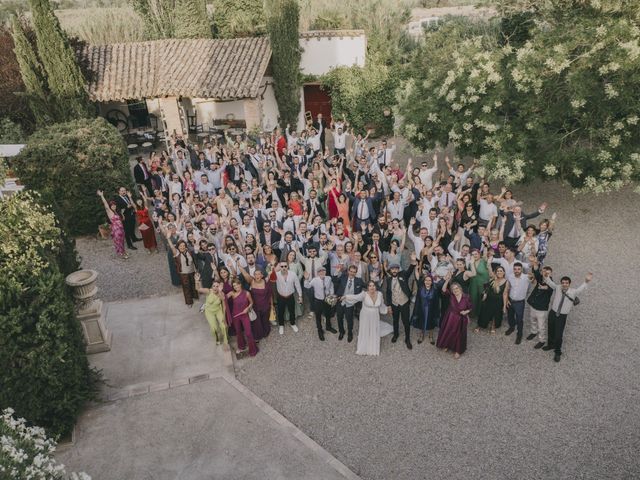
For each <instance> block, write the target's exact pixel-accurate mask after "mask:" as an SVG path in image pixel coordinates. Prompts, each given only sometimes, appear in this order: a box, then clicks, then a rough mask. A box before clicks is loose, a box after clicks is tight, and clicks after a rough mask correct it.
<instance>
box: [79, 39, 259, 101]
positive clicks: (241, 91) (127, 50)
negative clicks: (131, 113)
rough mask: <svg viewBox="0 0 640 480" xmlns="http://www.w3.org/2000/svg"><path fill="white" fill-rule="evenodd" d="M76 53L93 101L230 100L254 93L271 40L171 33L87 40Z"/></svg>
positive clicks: (257, 87)
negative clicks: (138, 39) (116, 40)
mask: <svg viewBox="0 0 640 480" xmlns="http://www.w3.org/2000/svg"><path fill="white" fill-rule="evenodd" d="M78 57H79V60H80V61H81V62H82V63H83V64H84V66H86V68H87V69H88V72H89V74H88V78H89V79H90V80H89V83H88V89H89V96H90V97H91V99H92V100H94V101H98V102H107V101H124V100H128V99H141V98H155V97H164V96H180V95H181V96H184V97H191V98H215V99H219V100H231V99H235V98H253V97H256V96H257V95H258V90H259V87H260V83H261V81H262V77H263V76H264V73H265V70H266V69H267V65H268V64H269V60H270V58H271V46H270V44H269V39H268V38H266V37H258V38H234V39H230V40H209V39H197V40H175V39H170V40H155V41H149V42H132V43H117V44H111V45H88V46H85V47H83V48H82V49H81V50H80V51H79V52H78Z"/></svg>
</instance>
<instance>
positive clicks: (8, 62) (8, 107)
mask: <svg viewBox="0 0 640 480" xmlns="http://www.w3.org/2000/svg"><path fill="white" fill-rule="evenodd" d="M32 33H33V32H29V35H31V34H32ZM29 35H28V36H29ZM13 49H14V43H13V35H12V34H11V28H9V27H8V26H0V112H2V114H1V115H2V116H3V117H7V118H9V119H11V120H12V121H13V122H16V123H18V124H19V125H20V126H22V128H23V130H24V131H28V132H30V131H32V130H33V127H34V123H35V122H34V119H33V117H32V115H31V108H30V107H29V102H28V100H27V98H26V96H25V95H24V92H25V86H24V83H23V81H22V74H21V73H20V65H18V60H17V59H16V55H15V54H14V53H13ZM16 93H18V95H16Z"/></svg>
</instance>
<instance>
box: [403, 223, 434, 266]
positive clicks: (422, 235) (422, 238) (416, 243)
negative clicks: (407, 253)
mask: <svg viewBox="0 0 640 480" xmlns="http://www.w3.org/2000/svg"><path fill="white" fill-rule="evenodd" d="M415 224H416V219H415V218H412V219H411V220H409V228H408V229H407V230H408V232H407V234H408V235H409V238H410V239H411V241H412V242H413V248H414V250H415V252H416V257H417V258H420V252H422V249H423V248H424V244H425V242H426V241H427V237H428V236H429V232H428V231H427V229H426V228H425V227H421V228H420V231H419V232H418V236H417V237H416V235H415V233H413V226H414V225H415Z"/></svg>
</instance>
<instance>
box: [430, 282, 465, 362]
mask: <svg viewBox="0 0 640 480" xmlns="http://www.w3.org/2000/svg"><path fill="white" fill-rule="evenodd" d="M445 278H446V281H445V282H444V285H442V293H443V294H444V295H447V296H448V297H449V307H448V308H447V311H446V313H445V314H444V317H442V322H441V323H440V331H439V332H438V341H437V342H436V346H437V347H438V348H444V349H445V351H449V350H451V351H453V352H454V357H455V358H460V355H462V354H463V353H464V352H465V350H466V349H467V325H469V312H471V310H472V308H473V305H472V303H471V298H470V297H469V295H467V294H466V293H464V292H463V291H462V287H460V285H459V284H457V283H452V284H451V288H449V281H450V280H451V274H450V273H449V274H447V276H446V277H445Z"/></svg>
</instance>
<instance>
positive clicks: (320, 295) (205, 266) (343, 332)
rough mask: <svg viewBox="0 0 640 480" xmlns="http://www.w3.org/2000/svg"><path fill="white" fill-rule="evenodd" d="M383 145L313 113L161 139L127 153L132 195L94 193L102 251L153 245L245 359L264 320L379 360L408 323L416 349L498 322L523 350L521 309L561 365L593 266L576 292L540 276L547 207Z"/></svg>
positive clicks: (457, 351) (266, 328) (467, 170)
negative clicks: (108, 236)
mask: <svg viewBox="0 0 640 480" xmlns="http://www.w3.org/2000/svg"><path fill="white" fill-rule="evenodd" d="M327 140H328V141H327ZM328 144H331V145H332V147H331V148H329V146H328ZM394 154H395V145H394V144H393V143H387V141H386V140H382V141H380V142H379V143H378V142H371V141H370V140H369V134H368V132H367V134H366V135H364V136H363V135H359V134H356V133H355V132H354V131H353V129H351V128H350V126H349V124H348V123H347V122H346V121H345V120H342V121H337V120H336V121H335V122H334V121H332V122H330V123H329V124H327V122H326V121H325V120H324V119H323V118H322V116H321V115H318V116H317V118H316V120H315V121H310V122H308V124H307V126H306V128H305V129H303V130H302V131H300V132H296V131H293V130H292V129H291V128H290V126H287V128H286V129H285V130H284V131H281V130H279V129H276V130H275V131H274V132H272V133H265V134H262V135H260V136H259V137H257V138H248V137H247V136H244V135H242V136H235V137H234V138H231V137H229V136H226V137H225V138H224V139H222V140H221V141H214V142H211V143H209V142H205V143H204V144H203V145H198V144H197V143H193V144H192V143H190V142H189V140H188V138H182V137H181V136H172V137H171V141H170V146H169V148H168V149H167V150H165V151H163V152H161V154H159V155H158V154H156V153H155V152H153V153H151V154H150V155H149V158H143V157H138V158H137V164H136V165H135V167H134V169H133V174H134V178H135V182H136V184H137V187H138V192H135V194H134V195H132V193H131V192H130V191H128V190H127V189H126V188H125V187H122V188H120V190H119V191H118V192H113V198H112V199H111V200H106V199H105V197H104V193H103V192H101V191H98V195H99V197H100V198H101V200H102V202H103V204H104V207H105V211H106V214H107V216H108V218H109V221H110V223H111V231H112V237H113V243H114V246H115V250H116V254H117V255H118V256H120V257H122V258H127V256H128V255H127V253H126V249H127V248H128V249H134V250H135V249H136V248H137V247H136V246H135V245H134V244H135V243H136V242H139V241H142V242H143V245H144V248H145V249H146V250H147V251H148V252H149V254H152V253H154V252H158V251H159V250H158V243H160V244H162V245H164V246H165V250H166V252H167V259H168V267H169V272H170V276H171V281H172V282H173V284H174V285H176V286H182V290H183V293H184V301H185V303H186V305H187V306H188V307H192V306H193V305H194V302H195V301H196V300H198V299H199V298H202V299H203V302H202V303H201V307H200V308H201V310H202V312H203V313H204V315H205V317H206V319H207V321H208V322H209V325H210V328H211V334H212V335H213V337H214V338H215V340H216V342H217V343H218V344H224V345H228V344H229V342H230V339H231V338H233V337H235V339H236V340H235V343H236V353H237V354H240V353H243V352H245V351H248V354H249V355H250V356H254V355H256V354H257V353H258V351H259V342H260V340H262V339H264V338H265V337H267V336H268V335H269V334H270V333H271V330H272V326H273V327H276V326H277V330H278V334H280V335H282V334H284V333H285V330H286V329H285V325H287V324H288V325H289V326H290V329H291V331H292V332H294V333H295V332H298V322H299V321H301V320H303V319H304V318H309V320H310V319H311V318H315V326H316V328H317V332H318V338H319V340H320V341H325V335H326V334H329V333H330V334H335V335H337V338H338V340H341V341H342V340H345V341H346V342H349V343H350V342H352V341H353V339H354V336H355V335H356V332H357V342H356V353H358V354H362V355H378V354H379V352H380V338H381V337H382V336H385V335H392V337H391V342H393V343H396V341H397V340H398V338H400V334H401V331H402V333H403V335H404V344H405V345H406V348H408V349H412V348H413V343H412V328H413V329H415V332H414V333H413V336H414V337H415V336H416V335H417V343H419V344H422V343H423V342H425V341H426V342H428V343H430V344H432V345H435V346H436V347H437V348H440V349H443V350H445V351H449V352H452V353H453V355H454V357H455V358H459V357H460V355H462V354H463V353H464V352H465V350H466V348H467V333H468V330H469V328H473V332H475V333H480V332H483V331H484V332H488V333H489V334H491V335H493V334H496V332H497V331H498V330H499V329H500V328H501V327H502V321H503V318H504V317H505V316H506V318H507V324H508V325H507V328H506V331H505V332H504V334H505V335H512V334H514V333H515V343H516V344H518V345H519V344H521V342H522V340H523V337H524V335H525V304H527V303H528V304H529V307H530V308H529V310H528V319H529V322H527V323H528V327H529V328H528V330H529V334H528V336H527V337H526V340H534V339H537V342H536V343H535V344H534V347H535V348H536V349H541V350H544V351H549V350H553V352H554V356H553V358H554V360H555V361H556V362H558V361H560V358H561V355H562V344H563V333H564V329H565V325H566V320H567V315H568V313H569V312H570V310H571V308H572V307H573V306H574V305H577V304H578V303H579V298H578V295H579V294H580V293H581V292H582V291H583V290H584V289H585V287H586V285H587V283H588V282H589V281H590V280H591V278H592V275H591V274H590V273H589V274H587V275H586V277H585V280H584V283H582V284H581V285H580V286H579V287H577V288H574V287H573V284H572V281H571V279H570V278H569V277H566V276H564V277H562V278H561V280H560V282H559V283H557V282H555V281H554V280H553V276H552V274H553V271H552V269H551V267H550V266H548V265H547V264H545V258H546V255H547V252H548V248H549V242H550V240H551V237H552V235H553V229H554V226H555V221H556V215H555V214H553V215H551V216H550V217H549V219H547V218H544V214H545V213H546V212H547V205H546V204H545V203H542V204H541V205H539V207H538V208H537V209H534V210H532V211H530V212H529V211H527V213H525V209H524V208H523V206H522V202H519V201H518V200H517V199H516V198H515V197H514V194H513V192H512V191H511V190H509V189H507V188H501V189H500V190H499V191H495V190H493V191H492V187H491V185H489V183H487V182H486V181H485V179H483V178H478V177H477V176H475V175H474V169H475V168H476V163H475V162H474V163H473V164H471V165H470V166H468V167H466V166H465V165H464V164H462V163H458V164H457V165H452V164H451V162H450V159H449V158H448V157H445V158H444V162H445V164H446V170H445V169H440V168H439V165H438V156H437V155H434V156H433V159H432V161H426V160H423V161H421V162H419V163H416V164H414V163H413V161H412V160H411V159H409V161H408V163H407V165H406V167H405V168H401V167H400V165H399V163H398V162H397V161H396V160H395V159H394ZM533 219H542V220H540V221H535V223H533ZM136 226H137V230H138V231H139V232H140V236H141V237H142V238H138V237H137V236H136ZM125 244H126V248H125ZM200 295H202V297H200ZM305 312H307V313H306V314H305ZM387 314H390V316H391V318H392V324H391V325H390V324H389V323H387V322H385V321H382V320H381V315H387ZM334 317H335V323H334ZM470 323H472V325H471V326H470V325H469V324H470ZM400 324H402V326H401V325H400ZM334 325H335V326H334ZM335 327H337V329H336V328H335ZM436 332H437V334H436ZM345 337H346V339H345Z"/></svg>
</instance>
